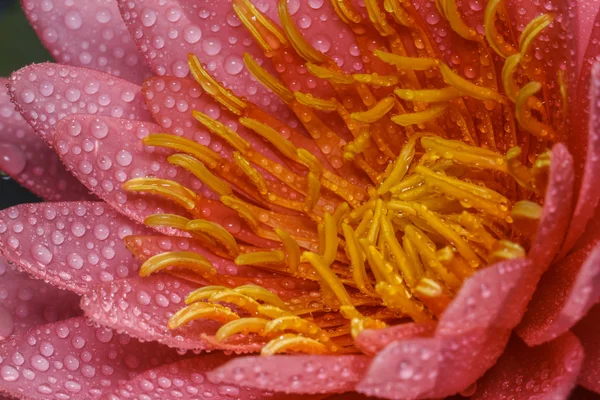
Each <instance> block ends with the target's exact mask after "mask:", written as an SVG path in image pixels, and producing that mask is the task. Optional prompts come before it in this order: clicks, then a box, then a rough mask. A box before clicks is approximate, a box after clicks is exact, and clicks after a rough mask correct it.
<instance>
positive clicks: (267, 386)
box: [208, 355, 371, 394]
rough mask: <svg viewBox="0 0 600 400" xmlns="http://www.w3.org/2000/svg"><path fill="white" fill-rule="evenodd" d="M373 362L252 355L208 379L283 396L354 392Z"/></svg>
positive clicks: (349, 358)
mask: <svg viewBox="0 0 600 400" xmlns="http://www.w3.org/2000/svg"><path fill="white" fill-rule="evenodd" d="M370 360H371V358H370V357H367V356H363V355H343V356H317V355H276V356H269V357H263V356H253V357H250V356H249V357H240V358H236V359H233V360H232V361H230V362H228V363H227V364H225V365H223V366H222V367H220V368H217V369H215V370H214V371H212V372H211V373H209V374H208V377H209V380H210V381H211V382H214V383H222V382H223V383H227V384H232V385H236V386H240V387H245V388H253V389H262V390H270V391H275V392H283V393H295V394H317V393H343V392H347V391H351V390H353V388H354V385H355V384H356V383H357V382H358V381H359V380H360V378H361V377H362V375H363V374H364V372H365V370H366V368H367V366H368V364H369V361H370Z"/></svg>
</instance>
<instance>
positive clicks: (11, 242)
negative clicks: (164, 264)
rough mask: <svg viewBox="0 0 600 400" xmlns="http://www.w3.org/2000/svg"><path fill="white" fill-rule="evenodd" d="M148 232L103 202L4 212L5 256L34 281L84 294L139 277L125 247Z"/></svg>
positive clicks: (0, 226) (0, 218) (0, 216)
mask: <svg viewBox="0 0 600 400" xmlns="http://www.w3.org/2000/svg"><path fill="white" fill-rule="evenodd" d="M134 232H136V233H145V232H148V231H147V230H146V228H144V227H142V226H140V225H137V224H135V223H134V222H132V221H130V220H128V219H127V218H125V217H123V216H121V215H120V214H118V213H116V212H115V211H114V210H112V209H110V208H109V207H108V206H107V205H106V204H104V203H101V202H71V203H69V202H66V203H40V204H24V205H19V206H15V207H12V208H8V209H6V210H2V211H0V253H2V254H3V255H4V256H5V257H7V258H8V259H9V260H10V261H11V262H13V263H15V264H16V265H17V266H18V267H19V268H20V269H23V270H25V271H27V273H29V274H31V275H32V276H34V277H36V278H38V279H43V280H45V281H46V282H49V283H51V284H53V285H55V286H58V287H61V288H63V289H68V290H70V291H73V292H75V293H78V294H83V293H85V292H87V291H88V290H89V289H90V288H91V287H92V286H93V285H95V284H97V283H99V282H107V281H112V280H114V279H120V278H126V277H128V276H131V275H135V274H136V273H137V271H138V269H139V265H140V263H139V261H137V260H136V259H135V258H134V257H133V256H132V255H131V253H130V252H129V251H128V250H127V248H126V247H125V245H124V244H123V238H124V237H125V236H128V235H131V234H132V233H134Z"/></svg>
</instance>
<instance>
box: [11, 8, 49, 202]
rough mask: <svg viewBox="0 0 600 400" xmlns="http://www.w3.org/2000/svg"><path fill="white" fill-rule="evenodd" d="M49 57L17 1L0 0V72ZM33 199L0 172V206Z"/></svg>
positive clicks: (13, 69)
mask: <svg viewBox="0 0 600 400" xmlns="http://www.w3.org/2000/svg"><path fill="white" fill-rule="evenodd" d="M50 59H51V58H50V54H48V52H47V51H46V49H45V48H44V46H42V44H41V43H40V42H39V40H38V39H37V37H36V36H35V33H34V32H33V29H31V27H30V26H29V23H28V22H27V19H26V18H25V15H24V14H23V12H22V11H21V6H20V4H19V1H18V0H0V76H9V75H10V73H11V72H12V71H15V70H17V69H19V68H21V67H23V66H25V65H27V64H31V63H33V62H42V61H48V60H50ZM0 89H2V90H4V88H0ZM37 200H38V199H37V197H35V196H34V195H32V194H31V193H29V192H28V191H27V190H25V189H23V188H22V187H20V186H19V185H18V184H17V183H15V182H14V181H13V180H11V179H9V178H8V177H6V176H4V175H2V176H0V209H3V208H6V207H9V206H12V205H15V204H19V203H29V202H32V201H37Z"/></svg>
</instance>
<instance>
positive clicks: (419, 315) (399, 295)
mask: <svg viewBox="0 0 600 400" xmlns="http://www.w3.org/2000/svg"><path fill="white" fill-rule="evenodd" d="M375 290H377V293H379V295H380V296H381V297H382V299H383V301H384V303H385V305H386V307H388V308H389V309H391V310H393V311H400V312H402V313H404V314H406V315H408V316H410V317H411V318H412V319H413V320H415V321H416V322H423V321H429V320H431V316H430V315H429V314H428V313H427V311H426V310H425V308H424V307H423V305H422V304H420V303H418V302H416V300H414V299H412V298H411V297H410V295H409V294H408V293H407V292H406V289H404V288H403V287H401V286H394V285H390V284H389V283H387V282H379V283H378V284H377V286H376V287H375Z"/></svg>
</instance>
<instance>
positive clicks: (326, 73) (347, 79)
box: [306, 0, 354, 85]
mask: <svg viewBox="0 0 600 400" xmlns="http://www.w3.org/2000/svg"><path fill="white" fill-rule="evenodd" d="M332 1H336V0H332ZM306 68H308V71H309V72H310V73H311V74H313V75H314V76H316V77H317V78H321V79H325V80H328V81H330V82H331V83H337V84H341V85H352V84H354V79H353V78H352V77H351V76H350V75H346V74H344V73H343V72H340V71H334V70H332V69H330V68H327V67H322V66H319V65H316V64H313V63H310V62H309V63H306Z"/></svg>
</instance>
